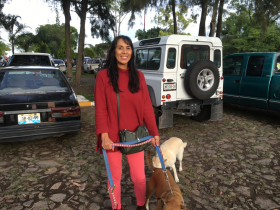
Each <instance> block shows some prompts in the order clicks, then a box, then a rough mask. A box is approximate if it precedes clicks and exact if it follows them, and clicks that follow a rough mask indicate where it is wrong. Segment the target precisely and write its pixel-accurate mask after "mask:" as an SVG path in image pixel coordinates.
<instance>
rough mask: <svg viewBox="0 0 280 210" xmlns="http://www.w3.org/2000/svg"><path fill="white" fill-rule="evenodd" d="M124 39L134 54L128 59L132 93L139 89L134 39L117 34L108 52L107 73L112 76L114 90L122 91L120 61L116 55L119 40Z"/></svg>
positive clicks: (129, 87) (129, 85) (111, 81)
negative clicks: (119, 81) (119, 83)
mask: <svg viewBox="0 0 280 210" xmlns="http://www.w3.org/2000/svg"><path fill="white" fill-rule="evenodd" d="M120 39H122V40H123V41H124V42H125V43H126V44H128V45H129V46H130V47H131V50H132V54H131V58H130V60H129V61H128V65H127V66H128V68H129V82H128V89H129V91H130V92H131V93H136V92H138V91H139V89H140V87H139V74H138V71H137V69H136V67H135V63H134V49H133V44H132V41H131V39H130V38H129V37H127V36H123V35H121V36H117V37H116V38H115V39H114V41H113V42H112V44H111V48H110V50H109V52H108V57H107V62H106V64H105V68H107V75H108V77H109V78H110V83H111V84H112V85H113V88H114V91H115V92H116V93H118V92H122V91H121V90H120V89H119V85H118V79H119V70H118V62H117V59H116V56H115V49H116V47H117V43H118V41H119V40H120Z"/></svg>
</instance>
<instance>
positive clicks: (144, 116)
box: [94, 36, 159, 210]
mask: <svg viewBox="0 0 280 210" xmlns="http://www.w3.org/2000/svg"><path fill="white" fill-rule="evenodd" d="M106 61H107V62H106V65H105V69H104V70H101V71H100V72H99V73H98V74H97V77H96V82H95V88H94V91H95V92H94V97H95V124H96V134H97V147H96V151H100V152H101V151H102V149H105V150H107V152H106V153H107V157H108V161H109V164H110V167H111V169H110V170H111V173H112V177H113V181H114V184H115V186H116V187H115V191H114V192H115V198H116V202H117V204H116V205H115V202H114V201H115V199H114V197H113V196H112V195H110V198H111V202H112V206H113V207H114V209H121V187H120V181H121V176H122V170H121V169H122V167H121V164H122V154H123V152H121V151H120V150H119V149H113V147H112V143H117V142H120V141H121V139H120V137H119V131H122V132H125V131H128V132H133V131H136V130H138V128H139V127H141V126H142V125H143V122H144V123H145V126H146V127H147V129H148V131H149V135H151V136H154V138H151V141H152V144H153V145H155V144H157V145H158V146H159V136H158V130H157V125H156V122H155V117H154V111H153V107H152V104H151V100H150V96H149V93H148V88H147V85H146V82H145V78H144V75H143V73H142V72H140V71H138V70H137V69H136V67H135V63H134V51H133V45H132V41H131V39H130V38H129V37H127V36H118V37H116V38H115V39H114V41H113V42H112V45H111V48H110V50H109V52H108V58H107V60H106ZM117 97H118V102H117ZM118 103H119V105H118ZM117 107H118V108H119V109H117ZM117 110H119V111H117ZM118 116H120V117H118ZM123 130H125V131H123ZM140 138H141V137H140ZM125 154H126V157H127V160H128V163H129V166H130V169H131V171H130V174H131V180H132V181H133V183H134V189H135V195H136V200H137V206H138V207H137V210H145V209H146V207H145V206H144V204H145V194H146V178H145V165H144V151H143V150H142V151H139V150H137V151H135V153H129V155H128V154H127V153H125Z"/></svg>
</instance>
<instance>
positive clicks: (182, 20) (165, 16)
mask: <svg viewBox="0 0 280 210" xmlns="http://www.w3.org/2000/svg"><path fill="white" fill-rule="evenodd" d="M176 6H177V9H178V10H177V11H176V17H177V21H176V24H177V26H176V27H174V23H175V22H174V17H172V11H171V9H172V7H170V5H166V7H165V9H164V8H160V9H159V11H158V13H157V15H156V16H155V18H154V20H155V23H156V24H157V25H161V26H163V27H164V29H165V31H162V32H161V34H166V35H170V34H185V33H184V30H185V29H186V28H187V27H188V25H189V24H190V23H191V22H192V20H191V19H186V15H187V12H188V8H187V7H185V6H184V5H182V4H177V5H176ZM175 29H176V30H177V31H175Z"/></svg>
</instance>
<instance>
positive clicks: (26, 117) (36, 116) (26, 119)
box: [18, 113, 40, 125]
mask: <svg viewBox="0 0 280 210" xmlns="http://www.w3.org/2000/svg"><path fill="white" fill-rule="evenodd" d="M31 123H40V113H33V114H19V115H18V124H19V125H22V124H31Z"/></svg>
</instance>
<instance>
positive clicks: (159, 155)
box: [156, 145, 166, 171]
mask: <svg viewBox="0 0 280 210" xmlns="http://www.w3.org/2000/svg"><path fill="white" fill-rule="evenodd" d="M156 150H157V153H158V158H159V160H160V163H161V167H162V170H163V171H166V168H165V165H164V162H163V158H162V155H161V152H160V150H159V147H158V146H157V145H156Z"/></svg>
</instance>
